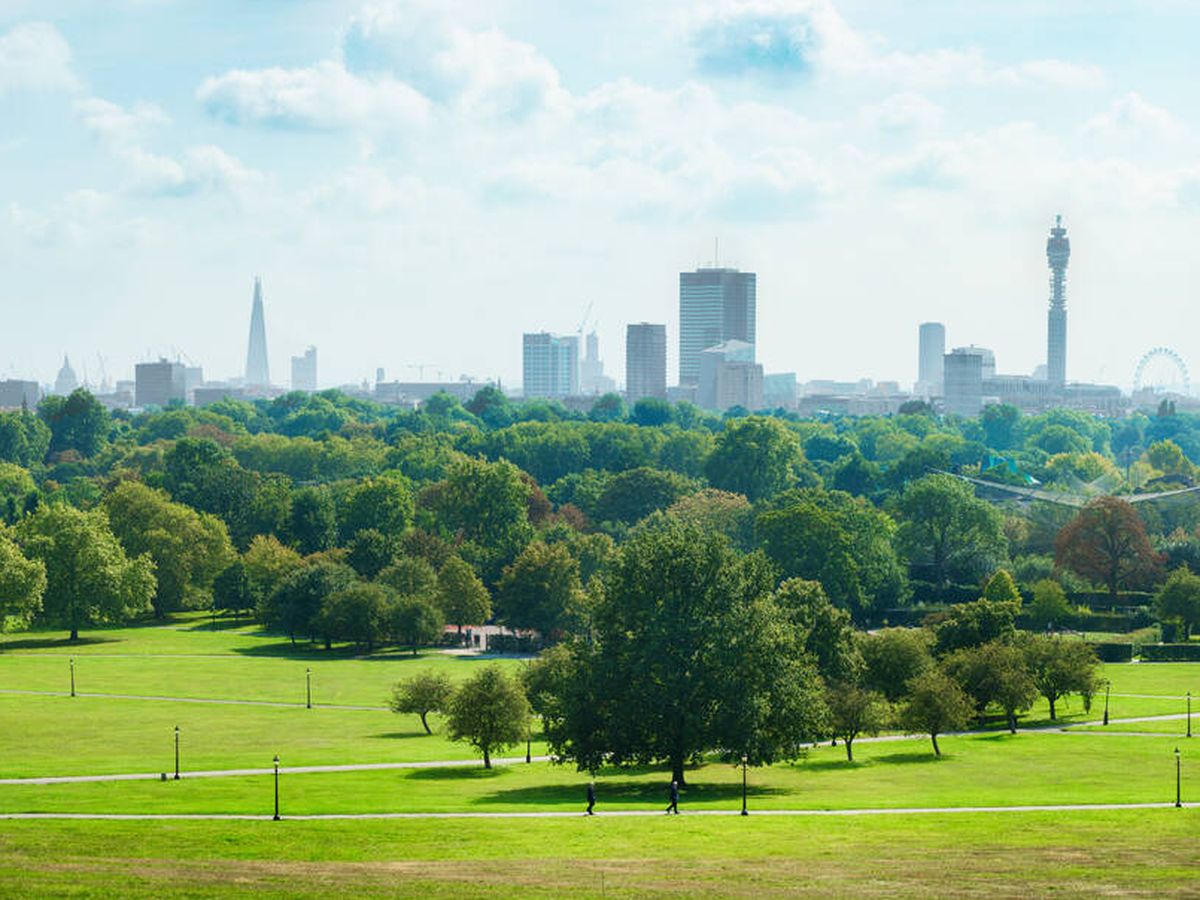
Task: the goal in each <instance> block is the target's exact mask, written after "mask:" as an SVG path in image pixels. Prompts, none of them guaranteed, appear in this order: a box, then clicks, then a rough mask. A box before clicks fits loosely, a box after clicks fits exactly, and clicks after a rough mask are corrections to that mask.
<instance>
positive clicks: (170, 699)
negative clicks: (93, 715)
mask: <svg viewBox="0 0 1200 900" xmlns="http://www.w3.org/2000/svg"><path fill="white" fill-rule="evenodd" d="M0 694H18V695H25V696H33V697H70V696H71V692H70V691H27V690H21V689H18V688H0ZM75 696H76V697H88V698H91V699H93V700H157V701H160V702H164V703H215V704H217V705H219V706H273V707H282V708H284V709H295V708H296V707H303V706H305V704H304V703H289V702H288V701H286V700H226V699H220V698H216V697H164V696H161V695H158V694H100V693H95V692H93V691H76V692H75ZM318 707H319V708H320V709H349V710H358V711H360V712H390V710H389V709H388V708H387V707H386V706H353V705H350V704H345V703H314V704H313V709H317V708H318Z"/></svg>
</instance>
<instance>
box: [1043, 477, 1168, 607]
mask: <svg viewBox="0 0 1200 900" xmlns="http://www.w3.org/2000/svg"><path fill="white" fill-rule="evenodd" d="M1054 563H1055V565H1057V566H1059V567H1063V568H1067V569H1070V570H1071V571H1072V572H1074V573H1075V574H1076V575H1078V576H1080V577H1081V578H1085V579H1087V580H1088V581H1090V582H1092V583H1093V584H1103V585H1104V586H1105V587H1107V588H1108V593H1109V596H1110V597H1111V598H1112V599H1113V600H1114V601H1116V599H1117V592H1118V591H1119V590H1120V589H1121V588H1131V587H1137V586H1141V585H1144V584H1146V583H1148V582H1151V581H1153V580H1154V578H1155V576H1156V574H1157V573H1158V569H1159V566H1160V559H1159V556H1158V555H1157V554H1156V553H1155V552H1154V550H1153V549H1152V548H1151V547H1150V541H1149V539H1148V538H1147V537H1146V529H1145V526H1143V525H1142V520H1141V518H1140V517H1139V516H1138V514H1137V511H1136V510H1135V509H1134V508H1133V507H1132V506H1130V505H1129V504H1128V503H1126V502H1125V501H1124V500H1121V499H1119V498H1117V497H1100V498H1098V499H1096V500H1093V501H1092V502H1091V503H1089V504H1088V505H1087V506H1085V507H1084V508H1083V509H1081V510H1080V511H1079V514H1078V515H1077V516H1075V518H1074V519H1072V520H1071V521H1070V522H1068V523H1067V524H1066V525H1065V526H1064V527H1063V529H1062V530H1061V531H1060V532H1059V533H1058V537H1056V538H1055V539H1054Z"/></svg>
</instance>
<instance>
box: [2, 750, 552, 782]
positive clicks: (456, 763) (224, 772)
mask: <svg viewBox="0 0 1200 900" xmlns="http://www.w3.org/2000/svg"><path fill="white" fill-rule="evenodd" d="M530 761H531V762H549V761H550V757H549V756H534V757H532V758H531V760H530ZM524 762H525V757H523V756H506V757H501V758H499V759H493V760H492V765H494V766H512V765H516V764H517V763H524ZM482 765H483V762H482V761H481V760H479V759H478V758H476V759H436V760H425V761H420V762H384V763H346V764H345V765H327V766H280V767H279V774H280V775H315V774H319V773H321V772H375V771H386V770H388V769H454V768H459V767H462V766H472V767H477V766H482ZM274 772H275V769H274V768H270V767H268V768H257V769H208V770H201V771H196V772H191V771H187V770H185V771H184V772H183V773H182V777H183V778H236V777H239V776H244V775H271V774H273V773H274ZM167 777H168V778H170V777H171V776H170V774H168V775H167ZM161 778H162V773H161V772H134V773H118V774H113V775H50V776H45V777H38V778H0V785H22V784H83V783H88V782H95V781H146V780H151V781H158V780H160V779H161Z"/></svg>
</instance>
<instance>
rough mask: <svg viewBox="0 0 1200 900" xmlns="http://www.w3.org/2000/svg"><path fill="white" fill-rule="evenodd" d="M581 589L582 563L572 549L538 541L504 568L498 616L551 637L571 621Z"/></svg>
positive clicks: (512, 624) (499, 594)
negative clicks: (580, 569) (575, 556)
mask: <svg viewBox="0 0 1200 900" xmlns="http://www.w3.org/2000/svg"><path fill="white" fill-rule="evenodd" d="M580 592H581V585H580V582H579V563H578V562H576V561H575V558H574V557H573V556H571V553H570V551H568V550H567V548H566V547H564V546H562V545H561V544H546V543H543V542H542V541H534V542H533V543H531V544H530V545H529V546H528V547H526V548H525V549H524V550H522V551H521V553H520V555H519V556H518V557H517V558H516V559H515V560H513V563H512V565H510V566H507V567H505V569H504V574H503V575H502V576H501V578H500V583H499V584H498V585H497V587H496V618H497V619H498V620H499V621H500V622H502V623H503V624H505V625H507V626H508V627H509V628H517V629H531V630H533V631H536V632H538V634H540V635H542V637H543V638H544V639H545V640H547V641H551V640H554V639H555V638H556V637H557V636H558V635H559V634H561V633H562V632H563V631H565V630H566V629H567V628H568V626H569V625H570V624H571V617H572V613H573V611H574V607H575V606H576V604H577V602H578V598H579V594H580Z"/></svg>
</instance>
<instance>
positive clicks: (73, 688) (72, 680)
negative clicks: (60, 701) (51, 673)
mask: <svg viewBox="0 0 1200 900" xmlns="http://www.w3.org/2000/svg"><path fill="white" fill-rule="evenodd" d="M71 696H72V697H74V696H75V657H73V656H72V657H71Z"/></svg>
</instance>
